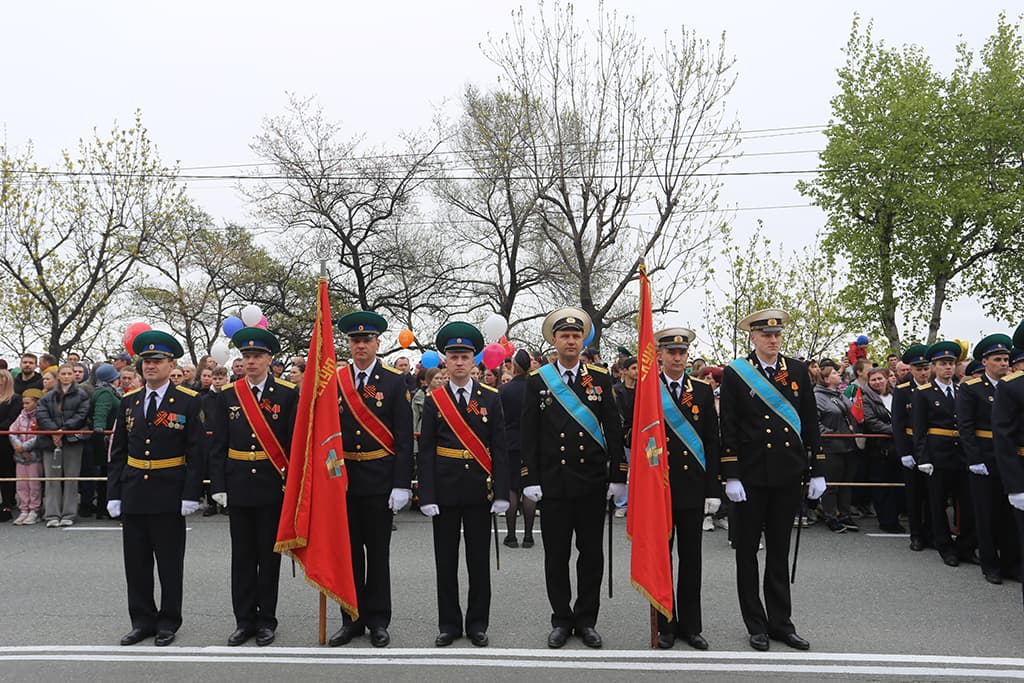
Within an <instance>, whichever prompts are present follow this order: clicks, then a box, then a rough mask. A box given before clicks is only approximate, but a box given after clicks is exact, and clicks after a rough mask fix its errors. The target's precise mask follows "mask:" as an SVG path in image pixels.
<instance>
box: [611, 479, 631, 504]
mask: <svg viewBox="0 0 1024 683" xmlns="http://www.w3.org/2000/svg"><path fill="white" fill-rule="evenodd" d="M626 490H627V489H626V485H625V484H618V483H615V482H612V483H611V484H608V500H612V499H613V498H622V497H623V496H624V495H626Z"/></svg>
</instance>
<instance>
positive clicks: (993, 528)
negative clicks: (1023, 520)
mask: <svg viewBox="0 0 1024 683" xmlns="http://www.w3.org/2000/svg"><path fill="white" fill-rule="evenodd" d="M992 469H993V470H995V468H992ZM967 478H968V483H969V485H970V487H971V500H972V501H973V502H974V521H975V529H976V532H977V538H978V558H979V559H980V561H981V571H983V572H984V573H985V574H998V575H1007V576H1012V575H1015V574H1016V573H1017V569H1018V565H1019V564H1020V546H1019V545H1018V543H1017V530H1016V529H1015V528H1014V521H1013V514H1012V512H1011V511H1012V510H1013V506H1012V505H1010V503H1009V501H1008V500H1007V499H1006V494H1005V493H1003V481H1002V479H1000V478H999V475H998V473H996V472H995V471H991V472H990V473H989V475H988V476H984V475H980V474H974V473H968V475H967Z"/></svg>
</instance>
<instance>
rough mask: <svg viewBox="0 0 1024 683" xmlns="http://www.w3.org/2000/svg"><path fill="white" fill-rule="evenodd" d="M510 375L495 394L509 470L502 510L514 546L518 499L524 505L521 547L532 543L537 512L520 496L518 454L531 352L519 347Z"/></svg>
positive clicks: (508, 541)
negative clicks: (505, 506)
mask: <svg viewBox="0 0 1024 683" xmlns="http://www.w3.org/2000/svg"><path fill="white" fill-rule="evenodd" d="M512 359H513V363H512V372H513V377H512V379H511V380H510V381H509V382H507V383H506V384H503V385H501V387H499V388H498V396H500V397H501V410H502V412H503V413H504V414H505V440H506V441H507V442H508V444H507V448H506V451H507V456H508V472H509V495H508V501H509V505H508V512H506V513H505V527H506V536H505V541H504V543H505V545H507V546H508V547H509V548H516V547H518V546H519V542H518V541H517V540H516V510H517V508H518V507H519V502H520V500H522V505H523V547H524V548H532V547H533V520H534V517H535V516H536V514H537V504H536V503H535V502H533V501H532V500H530V499H529V498H521V496H520V492H521V491H522V484H521V483H520V473H521V471H522V468H523V459H522V456H521V455H520V445H519V444H520V442H521V441H522V437H521V431H520V426H519V420H520V418H521V417H522V413H523V397H524V396H526V375H527V373H529V371H530V364H531V358H530V354H529V353H527V352H526V351H524V350H523V349H519V350H518V351H516V353H515V355H514V356H513V358H512Z"/></svg>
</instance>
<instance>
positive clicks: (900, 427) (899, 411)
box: [892, 380, 917, 458]
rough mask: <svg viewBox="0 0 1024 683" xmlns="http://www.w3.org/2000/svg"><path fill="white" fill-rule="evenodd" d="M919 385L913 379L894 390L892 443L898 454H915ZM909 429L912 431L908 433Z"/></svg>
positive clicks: (900, 455) (901, 455)
mask: <svg viewBox="0 0 1024 683" xmlns="http://www.w3.org/2000/svg"><path fill="white" fill-rule="evenodd" d="M915 391H917V385H916V384H914V382H913V380H911V381H908V382H902V383H900V384H897V385H896V388H895V389H893V391H892V445H893V448H895V449H896V456H897V457H899V458H902V457H903V456H905V455H913V454H914V422H913V418H912V415H913V410H914V392H915ZM907 430H909V431H910V433H909V434H908V433H907Z"/></svg>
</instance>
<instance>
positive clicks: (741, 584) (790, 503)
mask: <svg viewBox="0 0 1024 683" xmlns="http://www.w3.org/2000/svg"><path fill="white" fill-rule="evenodd" d="M745 488H746V493H747V500H746V501H744V502H742V503H736V504H735V505H734V506H733V507H734V508H735V509H736V512H735V515H736V526H737V527H738V528H737V529H736V533H735V534H734V538H735V539H736V541H735V546H736V588H737V591H738V593H739V599H740V612H741V613H742V615H743V622H744V623H745V624H746V626H747V632H748V633H750V634H751V635H753V634H755V633H768V634H770V635H772V636H783V635H786V634H788V633H794V632H795V629H794V627H793V622H792V621H791V620H790V617H791V615H792V611H793V607H792V600H791V598H790V593H789V537H790V532H792V530H793V517H795V516H796V514H797V511H798V510H799V509H800V502H801V500H802V499H803V493H804V491H803V486H802V485H801V484H800V483H799V481H795V482H794V483H792V484H787V485H784V486H747V487H745ZM762 530H763V531H764V550H765V555H764V604H763V605H762V604H761V597H760V591H759V590H758V579H759V574H760V572H759V568H758V562H757V546H758V544H759V542H760V539H761V532H762ZM765 607H767V612H766V611H765Z"/></svg>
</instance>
